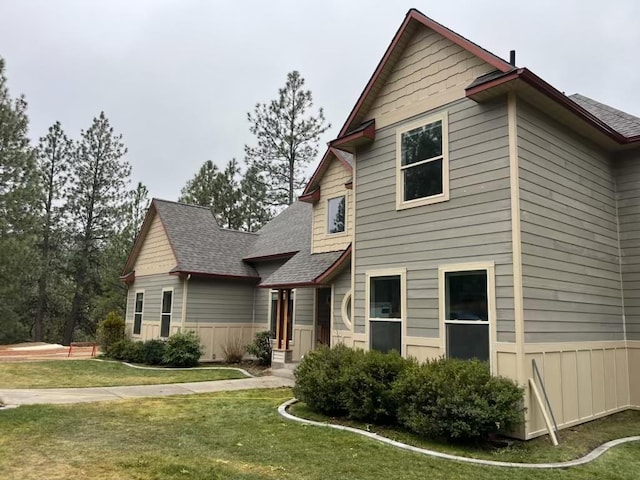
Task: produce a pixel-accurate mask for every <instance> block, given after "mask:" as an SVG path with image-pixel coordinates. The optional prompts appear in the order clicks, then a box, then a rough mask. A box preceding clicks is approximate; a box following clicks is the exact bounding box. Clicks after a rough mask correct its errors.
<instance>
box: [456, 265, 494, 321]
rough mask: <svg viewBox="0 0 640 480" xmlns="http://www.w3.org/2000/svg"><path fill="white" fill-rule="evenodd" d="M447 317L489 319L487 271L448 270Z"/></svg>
mask: <svg viewBox="0 0 640 480" xmlns="http://www.w3.org/2000/svg"><path fill="white" fill-rule="evenodd" d="M445 282H446V290H447V292H446V294H447V296H446V299H447V301H446V313H445V314H446V319H447V320H485V321H486V320H489V307H488V302H487V272H486V271H485V270H481V271H473V272H447V273H446V274H445Z"/></svg>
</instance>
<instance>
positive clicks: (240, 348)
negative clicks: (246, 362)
mask: <svg viewBox="0 0 640 480" xmlns="http://www.w3.org/2000/svg"><path fill="white" fill-rule="evenodd" d="M244 349H245V347H244V345H243V344H242V339H241V338H240V337H233V338H230V339H228V340H227V343H225V345H224V346H223V347H222V354H223V355H224V361H225V362H227V363H240V362H241V361H242V357H244Z"/></svg>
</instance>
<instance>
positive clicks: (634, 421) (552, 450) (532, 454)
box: [289, 403, 640, 477]
mask: <svg viewBox="0 0 640 480" xmlns="http://www.w3.org/2000/svg"><path fill="white" fill-rule="evenodd" d="M289 412H290V413H292V414H294V415H297V416H299V417H302V418H308V419H309V420H315V421H318V422H327V421H330V422H333V423H339V424H341V425H348V426H350V427H355V428H360V429H363V430H367V429H368V430H369V431H371V432H375V433H377V434H379V435H382V436H385V437H387V438H391V439H393V440H398V441H400V442H402V443H406V444H408V445H414V446H417V447H421V448H427V449H429V450H436V451H439V452H445V453H451V454H454V455H462V456H465V457H473V458H483V459H487V460H497V461H500V462H519V463H544V462H564V461H567V460H574V459H576V458H579V457H582V456H584V455H586V454H587V453H589V452H590V451H591V450H593V449H594V448H596V447H598V446H600V445H602V444H603V443H605V442H608V441H609V440H615V439H616V438H622V437H632V436H636V435H640V411H637V410H627V411H624V412H621V413H618V414H615V415H610V416H608V417H605V418H602V419H599V420H594V421H592V422H589V423H585V424H582V425H578V426H576V427H573V428H568V429H565V430H561V431H560V432H559V434H558V441H559V442H560V445H558V446H557V447H554V446H553V445H552V443H551V440H549V437H548V436H546V435H544V436H542V437H538V438H535V439H533V440H529V441H527V442H521V441H518V440H513V445H511V446H510V447H506V448H491V447H489V446H487V447H479V446H474V445H467V446H465V447H464V448H462V447H460V446H457V445H450V444H446V443H442V442H435V441H430V440H425V439H424V438H421V437H419V436H418V435H415V434H413V433H411V432H407V431H404V430H401V429H399V428H392V427H380V426H377V425H368V424H363V423H360V422H352V421H346V420H339V421H337V420H336V419H331V418H328V417H326V416H324V415H320V414H318V413H315V412H313V411H311V410H310V409H309V408H308V407H307V406H306V405H305V404H304V403H297V404H295V405H293V406H292V407H291V408H289ZM638 445H639V446H640V442H639V443H638ZM639 451H640V449H639ZM638 476H639V477H640V475H638Z"/></svg>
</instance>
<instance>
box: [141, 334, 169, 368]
mask: <svg viewBox="0 0 640 480" xmlns="http://www.w3.org/2000/svg"><path fill="white" fill-rule="evenodd" d="M166 350H167V344H166V342H165V341H164V340H147V341H146V342H144V343H143V344H142V358H143V360H142V362H143V363H146V364H147V365H161V364H162V362H163V360H164V354H165V352H166Z"/></svg>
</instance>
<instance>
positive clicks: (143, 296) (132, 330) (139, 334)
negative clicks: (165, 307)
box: [131, 288, 162, 337]
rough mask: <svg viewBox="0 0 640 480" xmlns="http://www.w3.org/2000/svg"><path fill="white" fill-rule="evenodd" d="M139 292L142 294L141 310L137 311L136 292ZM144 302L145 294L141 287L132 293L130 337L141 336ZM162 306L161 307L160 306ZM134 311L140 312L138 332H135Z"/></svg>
mask: <svg viewBox="0 0 640 480" xmlns="http://www.w3.org/2000/svg"><path fill="white" fill-rule="evenodd" d="M139 293H141V294H142V311H141V312H138V311H137V310H136V306H137V305H136V303H137V301H136V300H137V297H138V294H139ZM145 302H146V294H145V292H144V288H142V289H138V290H136V291H135V292H134V293H133V325H132V327H131V336H132V337H140V336H142V323H143V322H144V304H145ZM160 308H162V307H160ZM136 313H140V333H135V332H134V330H135V327H136Z"/></svg>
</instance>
